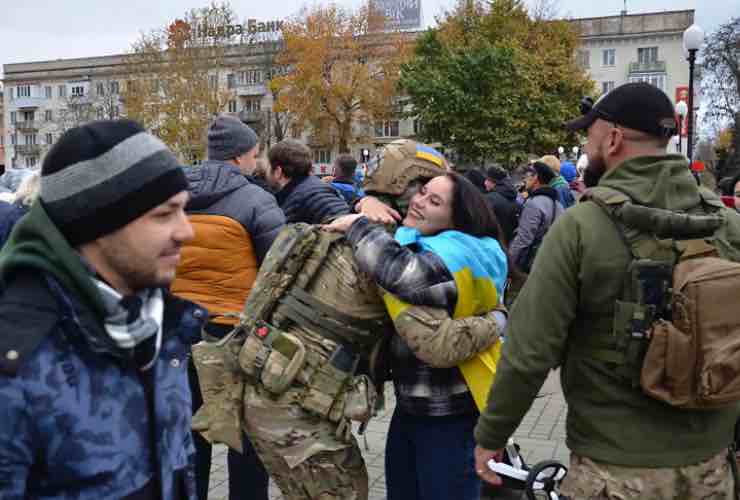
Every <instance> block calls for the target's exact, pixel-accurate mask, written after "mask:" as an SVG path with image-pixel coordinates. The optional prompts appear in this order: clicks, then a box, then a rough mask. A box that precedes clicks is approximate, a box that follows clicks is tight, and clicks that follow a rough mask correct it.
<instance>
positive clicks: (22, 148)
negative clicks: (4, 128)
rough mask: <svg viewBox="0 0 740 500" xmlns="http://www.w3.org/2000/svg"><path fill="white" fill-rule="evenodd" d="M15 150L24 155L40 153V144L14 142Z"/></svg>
mask: <svg viewBox="0 0 740 500" xmlns="http://www.w3.org/2000/svg"><path fill="white" fill-rule="evenodd" d="M15 152H16V153H18V154H21V155H25V156H36V155H38V154H40V153H41V146H39V145H38V144H16V145H15Z"/></svg>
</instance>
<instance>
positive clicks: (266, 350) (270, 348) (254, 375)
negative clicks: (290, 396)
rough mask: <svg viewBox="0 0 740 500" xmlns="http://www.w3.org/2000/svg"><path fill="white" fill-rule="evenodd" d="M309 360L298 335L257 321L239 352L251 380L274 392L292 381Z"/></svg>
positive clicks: (289, 384) (287, 385)
mask: <svg viewBox="0 0 740 500" xmlns="http://www.w3.org/2000/svg"><path fill="white" fill-rule="evenodd" d="M305 360H306V347H305V346H304V345H303V342H301V340H300V339H299V338H298V337H296V336H295V335H292V334H289V333H286V332H283V331H281V330H278V329H277V328H275V327H273V326H271V325H269V324H267V323H265V322H263V321H258V322H257V323H256V324H255V328H254V329H253V330H252V331H251V332H250V333H249V334H248V335H247V338H246V340H245V341H244V345H243V346H242V348H241V351H240V353H239V366H240V367H241V369H242V370H243V372H244V374H245V375H246V376H247V377H249V379H250V380H251V381H252V382H257V381H259V382H261V383H262V385H263V386H264V387H265V389H267V390H268V391H270V392H271V393H273V394H275V395H279V394H282V393H283V392H285V391H286V390H287V389H288V388H289V387H290V386H291V384H292V383H293V381H294V380H295V378H296V376H297V375H298V372H299V371H300V370H301V368H303V364H304V362H305Z"/></svg>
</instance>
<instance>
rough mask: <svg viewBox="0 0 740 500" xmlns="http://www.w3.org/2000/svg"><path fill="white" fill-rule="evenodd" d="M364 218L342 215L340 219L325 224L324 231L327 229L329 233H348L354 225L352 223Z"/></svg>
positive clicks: (359, 215)
mask: <svg viewBox="0 0 740 500" xmlns="http://www.w3.org/2000/svg"><path fill="white" fill-rule="evenodd" d="M361 217H364V215H362V214H349V215H343V216H341V217H337V218H336V219H334V220H333V221H332V222H331V223H330V224H325V225H324V229H327V230H329V231H334V232H337V233H346V232H347V231H349V228H350V227H351V226H352V224H354V222H355V221H356V220H357V219H359V218H361Z"/></svg>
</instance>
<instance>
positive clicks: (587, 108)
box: [579, 96, 614, 122]
mask: <svg viewBox="0 0 740 500" xmlns="http://www.w3.org/2000/svg"><path fill="white" fill-rule="evenodd" d="M596 102H597V103H598V101H596ZM595 105H596V103H594V100H593V98H592V97H589V96H584V97H583V98H581V103H580V105H579V110H580V111H581V114H582V115H584V116H586V115H587V114H589V113H591V112H593V113H594V114H595V115H596V116H598V117H599V118H601V119H602V120H606V121H608V122H614V118H612V116H611V115H610V114H609V113H607V112H606V111H603V110H601V109H599V108H596V107H594V106H595Z"/></svg>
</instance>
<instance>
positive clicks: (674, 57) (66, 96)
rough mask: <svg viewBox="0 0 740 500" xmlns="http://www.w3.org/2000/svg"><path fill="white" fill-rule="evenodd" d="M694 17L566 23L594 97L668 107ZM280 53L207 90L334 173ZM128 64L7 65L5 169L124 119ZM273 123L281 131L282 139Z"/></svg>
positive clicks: (404, 133)
mask: <svg viewBox="0 0 740 500" xmlns="http://www.w3.org/2000/svg"><path fill="white" fill-rule="evenodd" d="M693 20H694V11H693V10H685V11H673V12H660V13H647V14H627V13H626V12H622V13H621V14H620V15H618V16H609V17H598V18H585V19H573V20H571V22H572V23H573V24H574V25H575V26H576V28H577V29H578V30H579V32H580V33H581V39H582V46H581V48H580V50H579V51H578V53H577V58H578V62H579V63H580V65H581V67H582V68H583V69H584V71H586V72H587V73H588V74H589V75H590V76H591V78H592V79H593V80H594V81H595V82H596V85H597V88H598V89H599V90H600V91H601V92H607V91H609V90H611V89H612V88H614V87H615V86H618V85H621V84H623V83H626V82H629V81H647V82H649V83H651V84H653V85H656V86H657V87H659V88H661V89H662V90H664V91H665V92H666V93H667V94H668V95H669V96H670V97H671V98H672V99H673V100H674V102H675V101H676V100H677V99H685V97H686V95H687V89H688V63H687V62H686V59H685V56H684V53H683V42H682V34H683V31H684V30H685V29H686V28H688V27H689V26H690V25H691V24H692V23H693ZM278 50H279V44H278V42H275V41H265V42H260V43H256V44H248V45H246V44H245V45H237V46H234V47H232V48H231V49H230V50H229V51H228V52H227V54H226V57H225V59H224V60H225V63H224V68H222V69H219V70H218V71H216V72H215V73H214V74H213V75H211V76H210V78H211V79H213V83H214V85H219V86H224V87H225V88H226V89H228V90H229V91H230V92H231V98H230V99H229V101H228V103H227V105H226V109H224V112H227V113H232V114H234V115H236V116H239V117H240V118H241V119H242V120H244V121H245V122H247V123H249V124H250V125H251V126H252V127H253V128H254V129H255V130H256V131H257V132H258V133H259V134H260V136H261V139H262V142H263V143H264V144H265V145H268V146H269V145H270V144H272V143H273V142H274V141H275V140H277V139H279V138H280V135H285V136H293V137H299V138H302V139H303V140H305V141H306V142H307V143H308V145H309V146H311V148H312V150H313V151H314V164H315V172H316V173H317V174H320V175H321V174H328V173H331V163H332V160H333V159H334V158H335V156H336V155H337V154H338V152H337V151H336V148H333V147H332V145H328V144H321V143H319V142H317V141H316V140H315V139H314V137H313V135H312V134H311V133H310V132H307V131H295V130H290V127H289V125H287V123H288V122H289V119H286V117H285V116H281V115H280V114H277V113H274V112H273V111H272V108H273V96H272V94H271V92H270V89H269V79H270V77H271V76H272V75H273V74H274V67H273V66H271V65H270V64H269V62H270V61H272V60H273V56H274V55H275V54H276V53H277V51H278ZM126 66H127V65H126V62H125V60H124V56H120V55H113V56H103V57H91V58H81V59H65V60H56V61H42V62H29V63H18V64H6V65H4V74H5V79H4V84H5V92H4V97H3V99H0V101H2V104H0V106H2V108H4V109H3V112H2V116H3V120H4V123H5V124H6V126H5V130H4V131H3V132H2V134H0V136H2V139H1V140H0V141H1V142H0V147H1V146H2V145H3V143H4V145H5V151H4V159H5V165H6V167H7V168H10V167H16V168H35V167H38V166H39V165H40V164H41V161H42V160H43V156H44V154H45V153H46V151H48V149H49V148H50V147H51V145H52V144H53V143H54V141H55V140H56V138H58V137H59V135H60V134H61V133H63V132H64V131H65V130H67V129H68V128H71V127H74V126H77V125H79V124H81V123H84V122H86V121H89V120H93V119H103V118H117V117H119V116H123V115H125V109H124V105H123V100H122V99H121V92H122V89H123V86H124V85H126V82H127V78H128V76H127V74H126ZM2 108H0V109H2ZM276 125H285V128H284V130H282V132H281V133H280V134H276ZM418 125H419V124H418V122H417V121H416V120H413V119H400V118H399V119H391V120H386V121H383V122H377V123H374V124H371V125H369V126H368V125H367V124H366V125H363V127H364V129H363V130H358V131H356V132H359V133H358V134H357V135H360V136H364V137H367V138H369V140H368V141H367V142H362V143H356V144H353V145H352V146H351V149H352V151H351V152H352V153H353V154H354V155H355V156H356V157H357V158H358V160H361V159H362V152H363V151H365V150H367V151H368V153H369V154H370V155H371V156H372V155H374V154H375V150H376V149H377V148H379V147H382V146H383V144H385V143H387V142H390V141H392V140H395V139H398V138H402V137H415V136H416V135H417V133H418ZM277 128H280V127H279V126H278V127H277ZM684 142H685V141H684ZM0 151H1V150H0ZM684 151H685V145H684Z"/></svg>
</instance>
